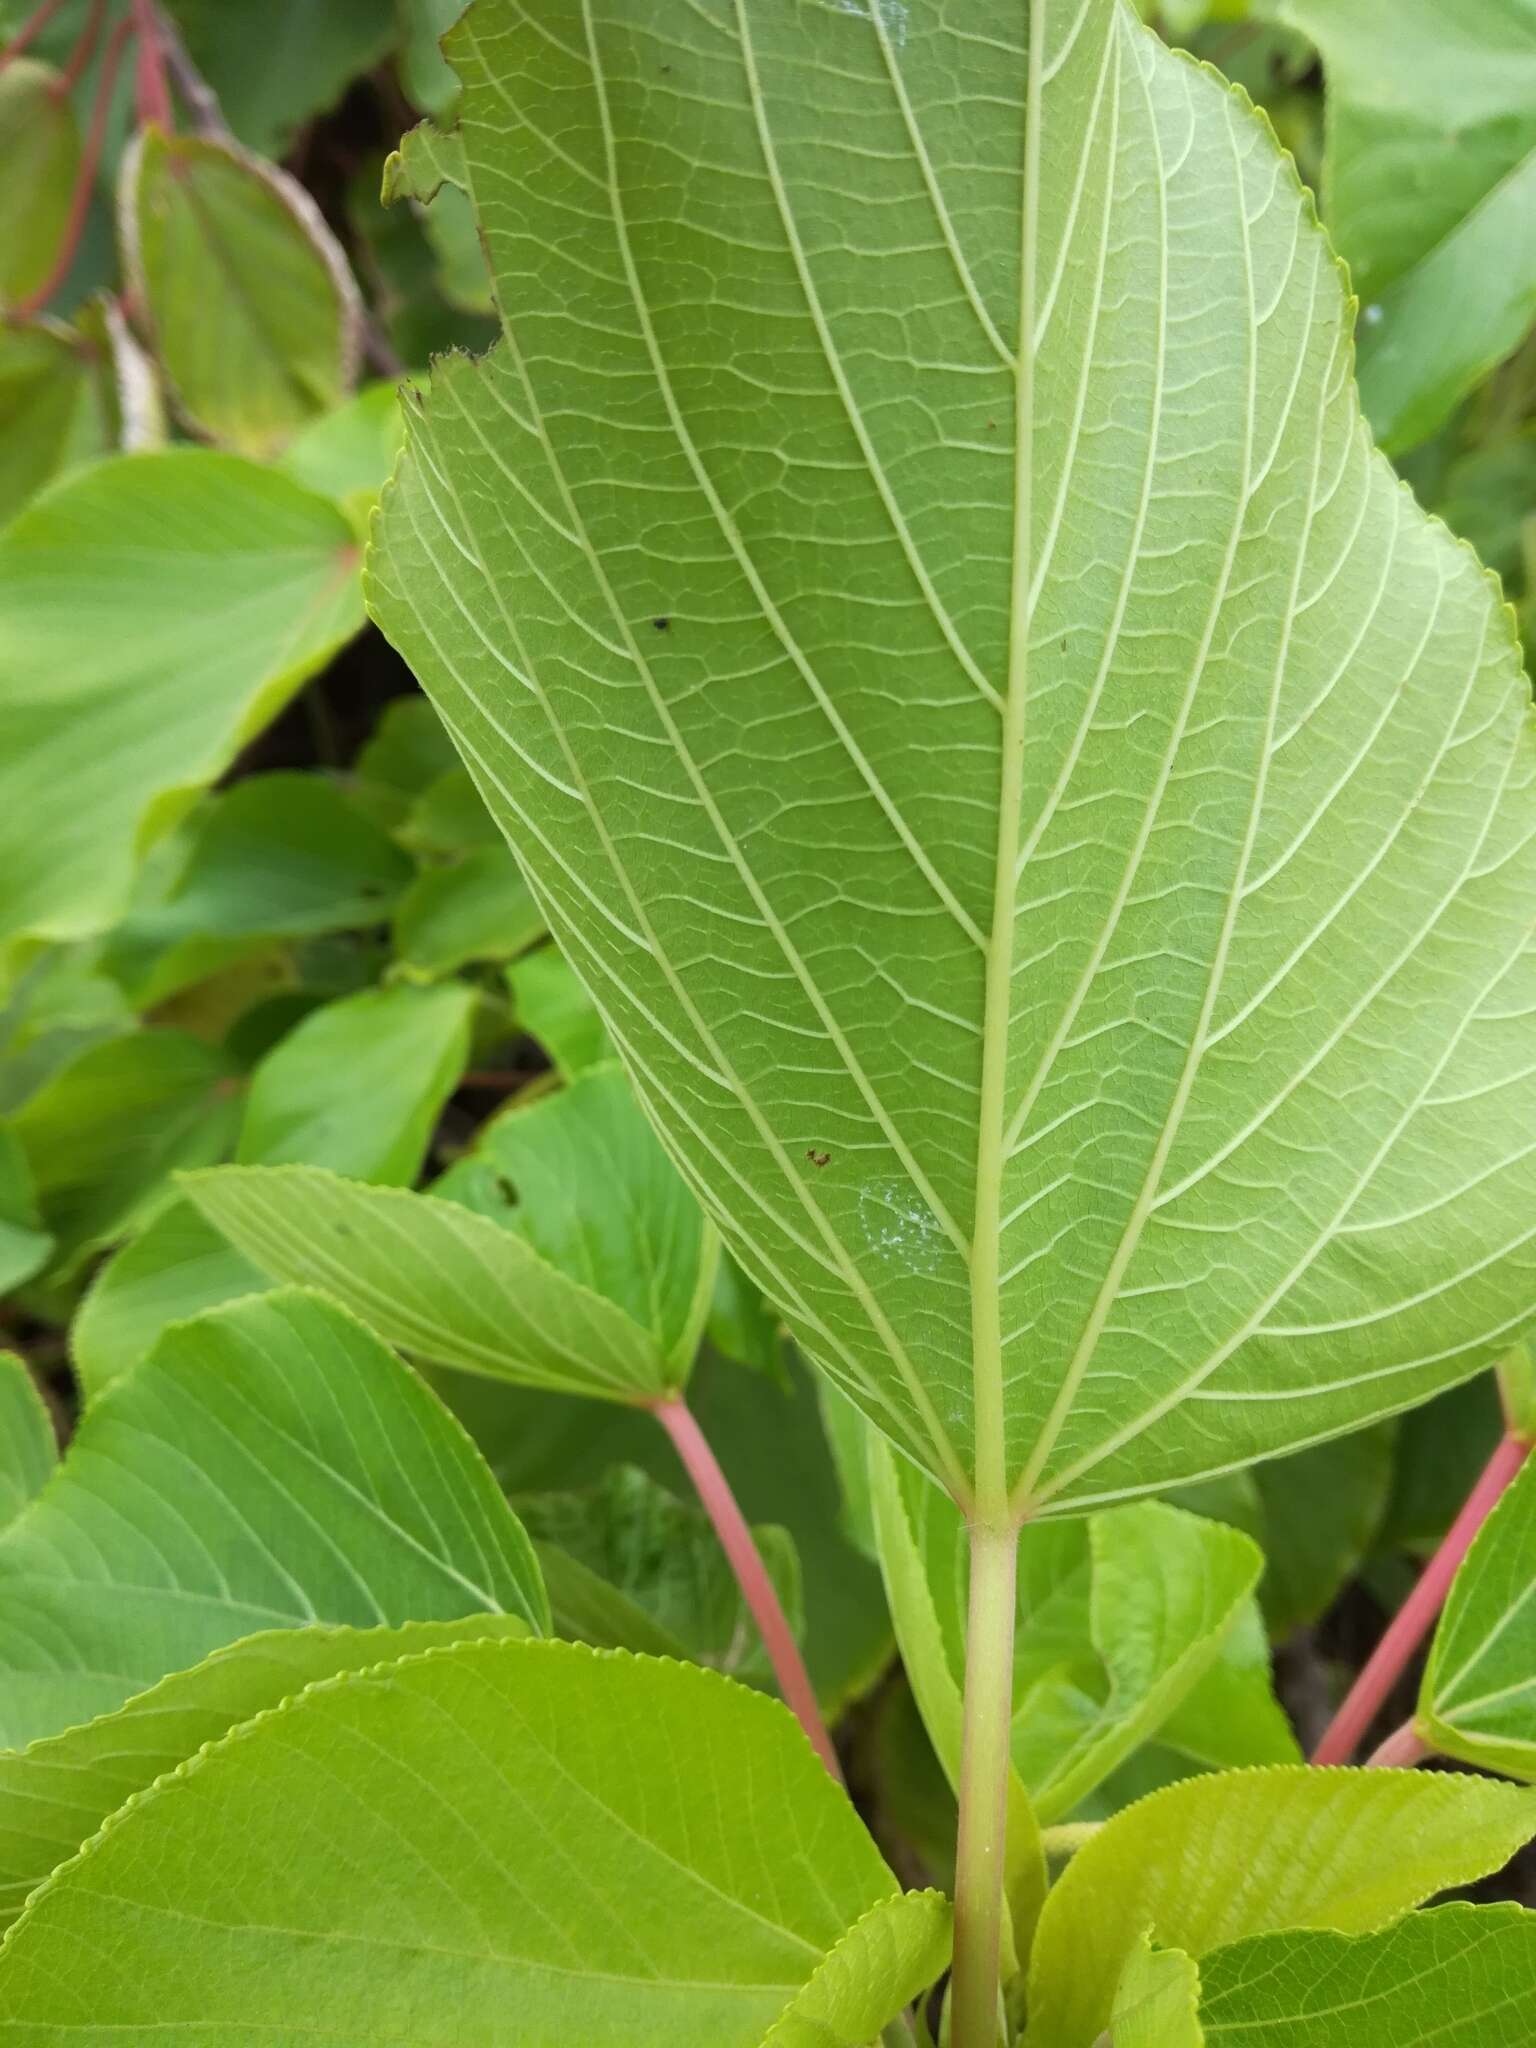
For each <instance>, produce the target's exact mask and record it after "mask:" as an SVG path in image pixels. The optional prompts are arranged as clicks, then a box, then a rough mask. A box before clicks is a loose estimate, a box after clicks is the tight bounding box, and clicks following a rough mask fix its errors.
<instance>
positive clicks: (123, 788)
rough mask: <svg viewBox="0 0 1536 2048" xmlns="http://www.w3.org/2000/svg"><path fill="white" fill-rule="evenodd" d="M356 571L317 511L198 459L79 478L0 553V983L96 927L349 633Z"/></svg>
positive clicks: (260, 473)
mask: <svg viewBox="0 0 1536 2048" xmlns="http://www.w3.org/2000/svg"><path fill="white" fill-rule="evenodd" d="M355 563H356V547H355V543H354V541H353V537H352V533H351V529H350V528H349V527H348V525H347V523H346V521H345V520H344V519H343V517H342V516H341V514H340V513H339V512H338V511H337V510H336V508H335V507H334V506H332V505H329V504H327V503H326V502H325V501H324V500H323V499H320V498H317V497H315V496H314V495H313V494H312V493H311V492H309V491H306V490H304V489H302V488H301V487H300V486H299V485H298V484H295V483H293V482H292V481H291V480H290V479H289V478H287V477H284V476H278V475H275V474H273V473H272V472H271V471H269V470H263V469H259V468H257V467H256V466H255V465H254V464H252V463H247V462H243V461H241V460H240V459H239V458H237V457H235V456H231V455H215V454H212V453H210V452H208V451H206V450H192V449H177V450H168V451H166V452H165V453H162V454H156V455H136V456H131V457H126V458H124V459H122V460H119V461H114V462H106V463H101V464H98V465H97V466H96V467H95V468H92V469H88V470H84V471H82V472H81V473H80V474H79V475H78V476H74V477H70V478H67V479H65V480H64V481H63V482H62V483H60V484H58V485H56V486H55V488H54V489H52V490H51V491H49V492H48V493H47V494H46V495H45V496H44V497H42V498H41V499H39V500H38V501H37V502H36V503H35V504H33V505H30V506H28V507H27V509H26V510H25V511H24V512H22V513H21V515H20V517H19V518H17V519H16V520H15V521H14V522H13V523H12V524H11V526H10V527H9V528H8V529H7V530H6V532H5V533H4V534H3V535H0V588H3V589H4V591H5V602H4V606H3V608H0V669H3V670H4V672H5V675H6V677H7V680H8V691H7V697H8V706H7V713H6V718H5V725H4V742H3V744H0V869H3V871H4V873H5V876H6V888H5V903H4V909H3V912H0V967H3V966H4V965H5V964H6V962H5V955H4V948H5V947H6V945H7V943H8V942H9V944H10V946H11V947H12V949H14V947H15V942H16V940H17V939H18V938H20V937H22V936H23V935H26V934H34V935H38V936H41V937H45V938H54V939H68V938H82V937H87V936H90V935H91V934H93V933H96V932H99V931H102V930H104V929H105V928H106V927H107V926H108V925H110V924H111V923H113V922H114V921H115V919H116V918H117V917H118V915H119V914H120V913H121V911H122V910H123V908H124V907H125V905H126V902H127V897H128V891H129V884H130V880H131V877H132V874H133V868H134V863H135V860H136V858H137V857H138V856H139V855H140V854H142V853H143V852H144V851H145V850H146V849H147V848H148V847H149V846H150V845H152V844H153V842H154V841H155V840H156V839H158V838H159V837H161V836H162V835H163V834H164V833H165V832H166V831H167V830H168V829H169V827H170V826H171V825H173V824H174V823H175V822H176V820H177V819H178V818H179V817H180V816H181V815H182V814H183V813H184V812H185V811H186V810H187V808H188V806H189V804H190V803H191V800H192V797H193V795H194V793H195V792H196V791H197V790H199V789H200V788H202V787H203V786H204V785H205V784H207V783H209V782H212V781H213V780H214V779H215V778H216V777H217V776H219V775H221V774H222V773H223V772H224V770H225V769H226V768H227V767H228V766H229V764H230V763H231V761H233V759H234V757H235V755H236V754H237V753H238V752H239V751H240V749H241V747H242V746H244V744H245V743H246V741H247V740H249V739H250V738H251V737H252V736H253V735H254V734H255V733H257V732H259V731H260V730H261V728H262V727H263V726H264V725H265V724H266V723H267V721H268V720H269V719H270V718H272V717H273V716H275V714H276V713H277V712H278V711H279V710H280V709H281V708H282V706H283V705H284V704H285V703H286V702H287V701H288V699H289V698H290V697H291V696H292V695H293V693H294V691H295V690H296V689H297V688H298V687H299V685H300V684H301V683H302V682H303V681H304V680H305V679H306V678H307V677H308V676H310V675H312V674H313V673H314V671H315V670H316V669H317V668H319V667H320V666H322V664H323V663H324V662H325V661H327V660H328V659H329V657H330V656H331V654H332V653H333V652H334V651H335V649H336V648H337V647H339V646H340V645H341V644H342V643H343V642H344V641H345V640H347V639H349V638H350V637H351V635H352V634H353V633H354V632H356V630H357V628H358V626H359V625H360V624H361V622H362V617H361V611H360V608H359V604H358V595H357V581H356V576H355ZM104 621H110V622H111V624H110V630H106V628H105V627H104V625H103V622H104Z"/></svg>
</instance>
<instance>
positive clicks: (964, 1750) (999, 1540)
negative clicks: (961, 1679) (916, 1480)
mask: <svg viewBox="0 0 1536 2048" xmlns="http://www.w3.org/2000/svg"><path fill="white" fill-rule="evenodd" d="M1018 1565H1019V1532H1018V1530H1017V1529H1016V1528H1013V1527H1004V1528H992V1527H988V1526H982V1525H979V1524H977V1525H973V1527H972V1529H971V1600H970V1616H969V1620H968V1622H967V1627H966V1639H965V1724H964V1728H963V1731H962V1735H961V1751H960V1835H959V1840H958V1843H957V1845H956V1850H955V1967H954V1975H953V1977H952V1978H951V1980H950V1994H949V2025H950V2043H951V2048H997V2040H998V2026H997V2016H998V1992H999V1984H998V1959H999V1955H1000V1953H1001V1945H1002V1923H1003V1871H1004V1852H1005V1849H1006V1846H1007V1842H1006V1837H1007V1814H1008V1769H1009V1761H1010V1758H1009V1733H1010V1728H1011V1724H1012V1718H1013V1616H1014V1600H1015V1598H1016V1584H1017V1578H1018Z"/></svg>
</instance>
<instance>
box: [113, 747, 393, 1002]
mask: <svg viewBox="0 0 1536 2048" xmlns="http://www.w3.org/2000/svg"><path fill="white" fill-rule="evenodd" d="M412 872H413V870H412V867H411V864H410V862H409V860H407V859H406V857H405V855H404V854H403V853H401V851H400V849H399V848H398V847H397V846H396V845H395V844H394V842H393V841H392V840H391V839H390V838H389V836H388V835H387V834H386V833H385V832H384V831H383V829H382V828H381V827H380V826H378V825H376V824H374V822H373V821H372V819H370V818H369V817H368V816H367V814H366V813H365V812H364V811H363V810H362V809H360V808H359V807H358V805H356V804H355V803H354V802H353V801H352V800H351V799H350V798H349V797H348V796H347V795H346V794H345V793H344V792H343V791H342V790H341V789H339V788H338V787H337V786H336V785H335V784H334V783H331V782H327V781H326V780H325V779H324V778H323V777H321V776H318V775H306V774H297V773H285V774H273V775H252V776H248V777H246V778H245V779H243V780H242V781H240V782H237V783H236V784H235V785H234V787H233V788H232V789H230V790H229V791H227V792H226V793H225V794H224V795H222V796H219V797H217V798H215V799H214V801H213V802H212V803H211V804H210V805H209V806H208V808H207V810H206V811H205V812H204V814H203V816H202V817H201V819H198V820H194V821H193V823H192V825H191V828H190V843H189V845H188V847H187V851H186V854H185V857H184V859H183V861H182V862H181V864H180V866H179V869H178V871H177V872H176V874H175V875H174V877H173V878H172V879H171V880H170V882H169V885H168V887H167V888H166V889H165V890H164V891H163V892H162V893H160V894H159V895H158V896H157V897H156V899H155V900H154V901H153V902H149V903H145V904H142V905H138V906H136V907H135V908H134V909H133V910H132V911H130V913H129V915H128V916H127V918H126V919H125V920H124V921H123V922H122V923H121V924H120V925H119V926H118V928H117V929H116V931H115V932H113V934H112V936H111V939H110V941H109V942H108V945H107V947H106V949H105V952H104V954H103V961H104V964H105V965H106V966H107V968H108V970H109V971H110V972H111V973H113V974H115V975H116V976H117V977H118V978H119V979H120V980H121V981H122V982H123V984H124V986H125V987H126V989H127V990H128V992H129V995H130V998H131V1000H132V1001H133V1003H134V1006H135V1007H136V1008H138V1009H141V1010H147V1009H151V1008H153V1007H155V1006H156V1005H158V1004H160V1003H163V1002H165V1001H166V1000H167V999H168V998H169V997H171V996H173V995H175V994H176V993H177V992H178V991H179V990H181V989H183V988H186V987H188V986H190V985H191V984H192V983H193V982H196V981H200V980H202V979H203V978H204V976H206V975H209V974H214V973H217V972H218V971H219V970H220V969H221V968H223V967H225V966H226V965H228V964H229V963H230V962H232V961H235V960H240V959H243V958H245V957H247V956H248V955H249V954H251V953H252V952H255V951H258V950H260V949H261V948H262V947H264V946H268V945H270V944H272V943H273V942H274V941H276V940H279V939H300V938H308V937H313V936H315V935H316V934H318V933H321V932H331V931H351V930H357V929H360V928H364V927H367V926H369V925H378V924H383V923H384V922H385V920H386V919H387V917H388V915H389V912H390V909H391V907H392V906H393V904H394V901H395V899H396V898H397V897H398V896H399V894H400V892H401V891H402V890H403V889H404V888H405V886H406V884H407V883H408V882H409V881H410V879H411V875H412Z"/></svg>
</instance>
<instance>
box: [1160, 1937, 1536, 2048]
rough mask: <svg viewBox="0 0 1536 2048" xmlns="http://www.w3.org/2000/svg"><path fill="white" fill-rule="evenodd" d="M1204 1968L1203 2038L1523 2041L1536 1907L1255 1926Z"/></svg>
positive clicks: (1261, 2045)
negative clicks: (1312, 1927) (1274, 1928)
mask: <svg viewBox="0 0 1536 2048" xmlns="http://www.w3.org/2000/svg"><path fill="white" fill-rule="evenodd" d="M1200 1974H1201V1979H1202V1983H1203V1987H1204V1999H1203V2002H1202V2004H1201V2008H1200V2016H1201V2019H1202V2021H1203V2022H1204V2026H1205V2040H1206V2048H1528V2044H1529V2042H1530V2040H1531V2014H1532V1998H1533V1992H1532V1987H1533V1985H1536V1913H1528V1912H1525V1911H1523V1910H1522V1909H1521V1908H1520V1907H1519V1906H1437V1907H1435V1908H1434V1909H1433V1910H1432V1911H1430V1912H1428V1913H1410V1914H1409V1915H1408V1917H1407V1918H1406V1919H1404V1920H1400V1921H1398V1923H1397V1925H1396V1926H1395V1927H1389V1928H1387V1929H1386V1930H1385V1931H1384V1932H1383V1933H1380V1934H1362V1935H1355V1936H1353V1937H1350V1936H1347V1935H1339V1934H1317V1933H1294V1934H1265V1935H1259V1936H1258V1937H1257V1938H1256V1939H1254V1940H1252V1941H1242V1942H1237V1943H1235V1944H1234V1945H1233V1946H1231V1947H1229V1948H1219V1949H1217V1950H1216V1951H1215V1953H1214V1954H1212V1955H1211V1956H1209V1957H1208V1958H1207V1959H1206V1961H1205V1963H1204V1965H1203V1966H1202V1969H1201V1973H1200Z"/></svg>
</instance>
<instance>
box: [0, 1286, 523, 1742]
mask: <svg viewBox="0 0 1536 2048" xmlns="http://www.w3.org/2000/svg"><path fill="white" fill-rule="evenodd" d="M475 1610H484V1611H485V1612H487V1613H492V1614H494V1613H500V1612H508V1613H515V1614H520V1615H521V1616H522V1617H523V1618H524V1619H525V1620H527V1621H530V1622H531V1623H533V1625H534V1626H536V1627H545V1626H547V1625H548V1613H547V1609H546V1607H545V1604H544V1597H543V1589H542V1587H541V1585H540V1581H539V1575H538V1567H537V1565H536V1564H535V1563H534V1559H533V1552H532V1549H531V1547H530V1545H529V1542H528V1538H527V1537H526V1535H525V1534H524V1533H523V1530H522V1527H521V1525H520V1524H519V1523H518V1521H517V1519H516V1517H515V1516H514V1515H513V1513H512V1511H511V1509H510V1508H508V1507H507V1505H506V1502H505V1500H504V1498H503V1496H502V1494H501V1491H500V1489H499V1488H498V1487H497V1485H496V1483H495V1481H494V1480H493V1479H492V1477H491V1475H490V1473H489V1472H488V1471H487V1470H486V1468H485V1466H484V1465H483V1463H482V1462H481V1460H480V1459H479V1458H478V1457H477V1455H476V1454H475V1452H474V1449H473V1447H472V1446H471V1445H470V1444H469V1443H468V1441H467V1440H466V1439H465V1437H464V1435H463V1433H462V1431H461V1430H460V1429H459V1428H458V1427H457V1426H456V1425H455V1423H454V1422H453V1420H452V1418H451V1417H450V1416H448V1415H447V1414H446V1413H445V1412H444V1411H443V1409H442V1407H441V1406H440V1404H439V1403H438V1402H437V1401H436V1400H435V1399H434V1398H433V1396H432V1395H431V1394H430V1393H429V1392H428V1390H427V1389H426V1388H425V1387H423V1386H422V1384H421V1382H420V1381H419V1379H417V1377H416V1376H415V1374H413V1373H412V1372H411V1371H410V1370H409V1369H408V1368H407V1367H406V1366H404V1365H402V1364H401V1363H400V1361H399V1360H398V1359H396V1358H393V1357H391V1355H390V1354H389V1353H388V1352H387V1351H386V1350H384V1348H383V1347H382V1345H380V1344H379V1343H378V1341H377V1340H376V1339H375V1338H373V1337H370V1336H369V1335H368V1333H367V1332H366V1331H365V1330H363V1329H362V1328H361V1326H360V1325H359V1324H357V1323H356V1322H354V1321H353V1319H352V1318H351V1317H350V1316H348V1315H347V1314H345V1312H344V1311H343V1310H341V1309H339V1308H337V1307H336V1306H335V1305H334V1304H332V1303H330V1302H327V1301H323V1300H321V1299H320V1298H319V1297H318V1296H311V1295H305V1294H300V1293H285V1294H281V1295H274V1296H265V1297H262V1298H260V1299H257V1300H253V1301H244V1302H239V1303H236V1304H235V1305H234V1306H233V1307H230V1308H224V1309H217V1310H214V1311H213V1312H212V1313H210V1314H208V1315H205V1316H202V1317H200V1318H198V1319H197V1320H196V1321H195V1322H190V1323H182V1324H180V1325H178V1326H177V1327H176V1328H175V1329H173V1330H170V1331H168V1332H167V1333H166V1335H165V1336H164V1337H162V1339H161V1340H160V1342H159V1344H158V1345H157V1346H156V1347H155V1350H154V1351H153V1353H152V1354H151V1355H150V1356H149V1357H148V1358H147V1359H146V1360H145V1361H144V1363H143V1364H142V1365H141V1366H139V1367H138V1369H137V1370H136V1371H135V1372H133V1373H131V1374H129V1375H128V1377H127V1378H126V1379H124V1380H123V1381H121V1382H120V1383H119V1384H118V1385H116V1386H114V1387H112V1388H111V1389H110V1390H109V1391H108V1392H107V1393H105V1394H104V1395H102V1396H101V1397H100V1399H98V1400H96V1401H94V1402H93V1403H92V1404H91V1406H90V1408H89V1409H88V1410H87V1411H86V1414H85V1416H84V1418H83V1419H82V1421H81V1424H80V1427H79V1430H78V1431H77V1433H76V1435H75V1437H74V1440H73V1442H72V1443H71V1445H70V1448H69V1452H68V1455H67V1456H66V1458H65V1460H64V1462H63V1464H62V1465H61V1467H60V1468H59V1471H58V1474H57V1476H56V1477H55V1479H54V1480H53V1481H52V1483H51V1484H50V1485H49V1486H47V1487H46V1488H45V1489H44V1490H43V1492H42V1493H41V1494H40V1495H39V1496H38V1498H37V1499H36V1500H34V1501H33V1502H32V1504H31V1506H30V1507H28V1508H26V1509H24V1510H23V1512H22V1513H21V1514H20V1515H19V1516H18V1517H17V1519H16V1520H15V1521H14V1522H13V1523H12V1524H11V1525H10V1527H9V1528H8V1529H6V1530H5V1531H4V1532H3V1533H0V1668H3V1673H4V1686H3V1699H4V1706H3V1709H0V1739H3V1741H4V1742H5V1744H6V1745H7V1746H9V1747H11V1748H19V1747H21V1746H22V1745H23V1744H25V1743H28V1742H32V1741H35V1740H37V1739H38V1738H39V1737H41V1736H47V1735H55V1734H58V1733H59V1732H60V1731H61V1730H63V1729H66V1728H69V1727H71V1726H72V1725H73V1724H74V1723H76V1722H79V1721H85V1720H88V1719H90V1718H91V1717H92V1716H94V1715H97V1714H103V1713H109V1712H111V1711H112V1710H113V1709H114V1708H116V1707H119V1706H121V1704H122V1703H123V1701H124V1700H126V1699H128V1698H129V1697H130V1696H131V1695H132V1694H133V1693H135V1692H138V1691H141V1690H142V1689H143V1688H144V1687H145V1686H147V1685H153V1684H155V1683H156V1682H157V1681H158V1680H159V1679H161V1678H163V1677H164V1676H165V1675H166V1674H167V1673H169V1672H172V1671H179V1670H183V1669H185V1668H186V1667H187V1666H189V1665H191V1664H195V1663H196V1662H197V1661H198V1660H199V1659H200V1658H202V1657H205V1656H207V1655H208V1653H209V1652H210V1651H211V1650H215V1649H218V1648H221V1647H222V1646H223V1645H224V1644H226V1643H230V1642H233V1641H235V1640H236V1639H238V1638H239V1637H241V1636H246V1635H249V1634H251V1633H252V1632H253V1631H255V1630H258V1629H268V1628H275V1627H281V1626H285V1625H286V1626H290V1627H294V1626H299V1625H302V1624H303V1623H306V1622H313V1621H329V1622H344V1623H346V1624H348V1625H350V1626H353V1627H361V1628H366V1627H371V1626H373V1625H374V1624H376V1623H377V1624H380V1625H394V1624H398V1623H400V1622H405V1621H436V1620H443V1621H446V1620H453V1619H456V1618H458V1617H459V1616H461V1615H464V1614H467V1613H470V1612H472V1611H475Z"/></svg>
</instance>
